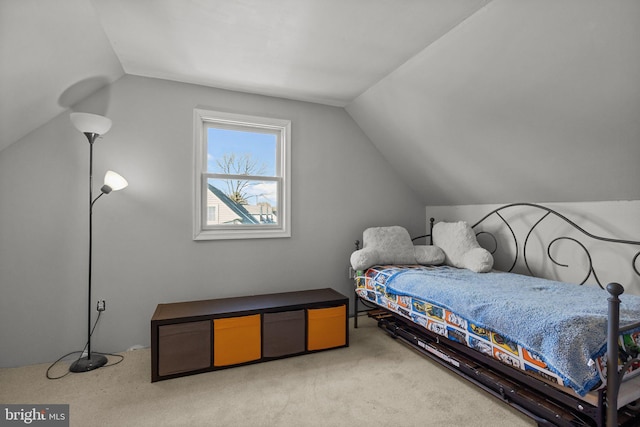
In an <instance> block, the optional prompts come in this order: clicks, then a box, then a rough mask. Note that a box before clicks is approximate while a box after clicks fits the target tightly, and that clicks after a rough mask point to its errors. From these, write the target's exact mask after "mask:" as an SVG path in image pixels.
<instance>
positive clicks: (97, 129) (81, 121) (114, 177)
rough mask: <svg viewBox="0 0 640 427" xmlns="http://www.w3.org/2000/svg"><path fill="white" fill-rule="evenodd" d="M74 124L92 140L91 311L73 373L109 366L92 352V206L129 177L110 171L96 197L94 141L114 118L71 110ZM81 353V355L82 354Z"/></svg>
mask: <svg viewBox="0 0 640 427" xmlns="http://www.w3.org/2000/svg"><path fill="white" fill-rule="evenodd" d="M70 118H71V123H73V125H74V126H75V128H76V129H78V130H79V131H80V132H82V133H84V135H85V136H86V137H87V140H88V141H89V280H88V284H89V292H88V305H87V307H88V310H87V345H86V356H84V357H80V358H79V359H78V360H76V361H75V362H73V363H72V364H71V366H69V371H71V372H88V371H92V370H94V369H97V368H100V367H101V366H104V365H106V363H107V358H106V357H105V356H103V355H102V354H98V353H92V352H91V266H92V259H91V255H92V248H93V205H94V204H95V203H96V201H97V200H98V199H99V198H100V197H102V196H104V195H105V194H109V193H111V192H112V191H118V190H122V189H123V188H125V187H126V186H127V185H129V184H128V183H127V180H126V179H124V178H123V177H122V176H121V175H119V174H117V173H115V172H113V171H108V172H107V173H106V174H105V176H104V185H103V186H102V188H101V189H100V191H101V193H100V194H99V195H98V196H97V197H96V198H95V199H94V198H93V144H94V142H95V141H96V139H98V137H99V136H100V135H104V134H105V133H107V132H108V131H109V129H111V120H110V119H108V118H106V117H103V116H99V115H97V114H89V113H71V116H70ZM81 356H82V355H81Z"/></svg>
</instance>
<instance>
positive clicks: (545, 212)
mask: <svg viewBox="0 0 640 427" xmlns="http://www.w3.org/2000/svg"><path fill="white" fill-rule="evenodd" d="M517 206H526V207H530V208H533V209H535V210H539V211H540V217H539V218H538V219H537V220H535V223H534V224H533V225H532V226H531V227H530V228H529V229H528V232H527V234H526V237H525V239H524V241H523V242H519V241H518V238H517V236H516V233H515V231H514V230H513V227H512V224H510V223H509V221H507V220H506V219H505V217H504V216H503V215H502V211H504V210H506V209H509V208H512V207H517ZM530 212H533V211H527V213H530ZM550 216H554V217H556V218H558V219H560V220H561V221H563V222H564V223H566V224H567V225H569V226H570V227H571V229H572V230H574V231H576V232H578V233H579V234H581V235H582V236H584V238H585V239H587V238H588V239H592V240H599V241H603V242H609V243H611V244H614V245H631V246H637V247H638V252H636V253H635V255H633V256H632V257H631V259H630V263H631V267H632V269H633V271H634V272H635V274H636V275H638V276H640V271H639V270H638V266H637V263H638V258H640V241H634V240H623V239H613V238H609V237H602V236H597V235H595V234H592V233H590V232H588V231H586V230H585V229H584V228H582V227H580V226H579V225H578V224H576V223H575V222H574V221H572V220H570V219H569V218H567V217H566V216H564V215H562V214H561V213H559V212H557V211H555V210H553V209H551V208H548V207H546V206H542V205H537V204H534V203H511V204H508V205H504V206H501V207H499V208H497V209H494V210H493V211H491V212H489V213H488V214H486V215H485V216H484V217H483V218H482V219H480V220H479V221H478V222H476V223H475V224H473V225H472V226H471V227H472V228H473V229H474V230H479V228H480V226H481V225H482V224H483V223H484V222H485V221H487V220H488V219H490V218H492V217H493V218H495V217H497V218H499V219H500V220H501V221H502V223H503V225H504V226H505V227H506V228H507V230H508V231H509V234H510V235H511V239H510V242H511V243H512V244H513V245H514V246H515V251H514V257H513V262H512V263H511V267H510V268H509V269H508V270H507V271H513V269H514V268H515V266H516V264H517V262H518V257H519V254H520V250H519V249H520V248H519V246H520V244H521V243H522V257H523V260H524V265H525V267H526V269H527V271H528V272H529V274H530V275H532V276H533V275H534V274H533V272H532V270H531V268H530V266H529V260H528V259H527V245H528V243H529V238H530V237H531V235H532V233H533V231H534V230H535V229H536V227H538V226H539V225H540V224H541V223H542V222H543V221H544V220H545V219H547V218H548V217H550ZM434 221H435V220H434V218H431V219H430V224H431V225H430V228H431V231H432V230H433V224H434ZM476 236H477V237H480V236H488V237H489V238H491V239H492V241H493V244H494V248H493V249H492V250H490V252H491V253H492V254H495V253H496V251H497V250H498V239H497V238H496V236H495V235H494V234H493V233H492V232H489V231H484V230H480V231H477V232H476ZM421 238H431V232H430V233H429V234H425V235H423V236H418V237H415V238H413V239H412V240H413V241H415V240H418V239H421ZM430 240H431V239H430ZM562 240H570V241H572V242H574V243H576V244H577V245H578V246H579V247H580V248H582V250H583V251H584V253H585V255H586V257H587V260H588V272H587V275H586V276H585V277H584V279H583V280H582V281H581V282H580V283H579V284H580V285H582V284H584V283H586V282H587V280H589V278H590V277H592V276H593V278H594V280H595V281H596V283H597V284H598V285H599V286H600V287H601V288H602V289H604V286H603V284H602V283H601V281H600V278H599V277H598V274H597V273H596V270H595V268H594V264H593V258H592V256H591V253H590V252H589V250H588V249H587V247H586V246H585V244H584V243H583V242H582V241H580V240H578V239H577V238H575V237H569V236H565V235H561V236H558V237H552V238H551V241H550V242H549V243H548V245H547V256H548V258H549V259H550V260H551V261H552V262H553V263H554V264H555V265H557V266H560V267H569V265H567V264H562V263H560V262H558V261H557V260H556V259H554V257H553V255H552V251H551V248H552V246H554V245H555V244H556V243H557V242H559V241H562ZM431 244H433V241H431Z"/></svg>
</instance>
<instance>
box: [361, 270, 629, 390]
mask: <svg viewBox="0 0 640 427" xmlns="http://www.w3.org/2000/svg"><path fill="white" fill-rule="evenodd" d="M459 270H460V269H455V268H451V267H425V266H394V265H386V266H374V267H372V268H369V269H368V270H366V271H361V272H358V275H357V277H356V292H357V294H358V295H359V296H360V297H361V298H363V299H365V300H368V301H371V302H373V303H375V304H377V305H379V306H381V307H384V308H386V309H388V310H390V311H392V312H394V313H397V314H399V315H401V316H403V317H405V318H407V319H410V320H411V321H412V322H414V323H415V324H417V325H420V326H422V327H424V328H425V329H427V330H429V331H431V332H432V333H435V334H438V335H440V336H443V337H446V338H448V339H450V340H453V341H456V342H458V343H461V344H463V345H466V346H468V347H470V348H473V349H475V350H476V351H479V352H481V353H483V354H485V355H487V356H490V357H492V358H494V359H497V360H499V361H500V362H502V363H504V364H506V365H510V366H511V367H513V368H516V369H520V370H523V371H525V372H527V373H529V374H532V375H534V376H537V377H540V378H542V379H543V380H544V381H546V382H550V383H552V384H555V385H558V386H561V387H570V388H571V389H573V390H574V391H576V393H577V394H578V395H580V396H584V395H585V394H586V393H587V392H588V391H589V390H593V389H597V388H599V387H602V386H603V384H604V383H606V380H605V372H603V371H604V366H605V362H604V359H603V358H604V357H606V355H605V354H604V353H605V352H604V349H603V348H598V350H597V351H594V354H593V355H592V357H588V358H586V359H585V360H586V362H585V364H588V365H589V366H588V368H589V373H588V375H587V377H588V378H586V379H584V380H580V381H576V380H575V378H574V376H571V375H567V374H566V373H565V372H563V371H562V370H559V369H557V367H556V366H554V365H552V364H550V363H549V362H548V361H549V360H558V359H555V358H554V357H555V355H549V354H541V353H540V352H538V351H535V350H534V349H533V348H531V347H528V346H527V345H524V344H523V340H520V339H518V338H519V337H517V336H516V337H514V336H512V331H509V334H507V333H504V331H503V330H502V328H501V327H499V326H498V327H493V325H492V324H491V322H489V321H487V319H482V320H480V321H479V320H478V319H474V318H473V317H474V316H477V315H474V314H473V313H474V312H473V310H471V311H470V310H468V307H463V308H462V309H460V310H457V309H456V308H455V307H452V306H450V302H449V301H444V302H443V301H438V300H437V299H434V298H433V295H429V294H428V288H427V294H426V295H424V296H421V295H419V293H420V292H417V291H416V289H420V287H415V288H414V287H413V286H409V287H408V288H407V287H404V288H403V287H402V286H401V285H400V286H398V285H394V283H401V281H400V280H397V279H398V277H401V276H402V275H403V274H404V275H407V276H408V275H411V274H412V275H413V276H417V275H418V276H419V275H431V276H437V275H442V274H445V275H447V276H448V275H450V274H454V275H456V274H458V271H459ZM415 273H418V274H415ZM460 273H461V274H463V275H466V274H467V270H461V271H460ZM471 274H477V273H471ZM503 274H505V275H508V274H512V273H503ZM480 276H482V279H483V280H490V277H491V276H490V275H482V274H481V275H480ZM513 276H520V275H513ZM454 277H456V276H454ZM456 279H457V277H456ZM514 279H519V278H514ZM529 279H532V278H529ZM460 280H462V279H460ZM464 280H469V279H468V278H467V277H465V278H464ZM565 285H566V284H565ZM541 286H542V285H541ZM571 286H575V285H571ZM398 287H400V288H401V289H403V291H398V289H397V288H398ZM574 289H575V288H574ZM432 292H433V291H432ZM460 292H461V290H460V287H456V288H455V293H457V294H459V293H460ZM603 292H604V291H603ZM605 295H606V292H605ZM605 295H603V297H602V300H603V301H604V304H605V306H606V296H605ZM436 297H437V295H436ZM514 300H517V298H513V297H512V298H511V299H509V301H508V302H505V303H502V304H504V305H505V306H507V305H508V306H512V305H513V304H515V303H516V302H517V301H514ZM598 300H599V298H598ZM638 303H639V306H640V298H639V299H638ZM483 307H484V306H483ZM480 311H482V312H484V311H487V310H480ZM469 312H471V313H472V314H471V315H470V314H469ZM463 313H464V314H463ZM478 317H480V316H478ZM636 319H638V318H636ZM513 321H514V322H517V320H516V319H514V320H513ZM545 321H546V319H545ZM604 329H605V331H606V325H605V328H604ZM586 335H590V334H586ZM605 338H606V336H605ZM524 341H525V342H526V340H524ZM565 341H567V342H569V341H571V340H567V339H565V338H564V337H563V339H561V340H560V341H559V342H560V343H561V345H560V346H559V347H561V346H562V343H563V342H565ZM639 341H640V332H638V331H634V332H633V333H629V334H626V335H624V336H623V337H621V339H620V343H621V348H622V349H623V351H625V349H627V347H628V348H629V350H631V349H632V348H633V347H634V346H636V345H637V343H638V342H639ZM572 345H575V344H573V343H572ZM560 350H561V351H560V352H561V353H562V352H563V351H562V350H563V349H560ZM564 350H565V351H564V353H567V354H572V353H574V352H575V349H574V348H568V349H564ZM559 365H560V366H562V363H559ZM632 369H633V368H632ZM632 369H631V370H632ZM637 373H640V370H637V371H635V372H633V374H634V375H635V374H637ZM628 376H630V375H628ZM568 379H569V380H568Z"/></svg>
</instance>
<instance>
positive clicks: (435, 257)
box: [413, 245, 444, 265]
mask: <svg viewBox="0 0 640 427" xmlns="http://www.w3.org/2000/svg"><path fill="white" fill-rule="evenodd" d="M413 252H414V254H415V256H416V263H418V264H422V265H438V264H442V263H443V262H444V252H443V251H442V249H440V248H439V247H437V246H433V245H431V246H427V245H416V246H414V247H413Z"/></svg>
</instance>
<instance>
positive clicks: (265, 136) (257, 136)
mask: <svg viewBox="0 0 640 427" xmlns="http://www.w3.org/2000/svg"><path fill="white" fill-rule="evenodd" d="M207 142H208V147H207V153H208V156H207V170H208V171H209V172H215V173H223V172H224V171H222V170H220V167H219V166H218V164H217V163H216V160H217V159H222V158H223V157H224V155H225V154H227V155H230V154H232V153H235V154H236V155H237V156H240V155H243V154H251V158H252V159H253V161H255V162H256V167H257V169H258V170H259V169H260V168H261V167H262V166H263V165H264V173H263V174H261V175H266V176H274V175H275V174H276V147H277V136H276V135H274V134H269V133H257V132H243V131H238V130H229V129H216V128H209V129H208V133H207Z"/></svg>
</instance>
